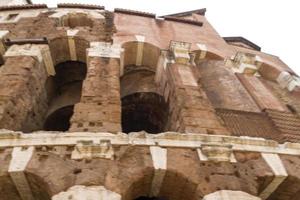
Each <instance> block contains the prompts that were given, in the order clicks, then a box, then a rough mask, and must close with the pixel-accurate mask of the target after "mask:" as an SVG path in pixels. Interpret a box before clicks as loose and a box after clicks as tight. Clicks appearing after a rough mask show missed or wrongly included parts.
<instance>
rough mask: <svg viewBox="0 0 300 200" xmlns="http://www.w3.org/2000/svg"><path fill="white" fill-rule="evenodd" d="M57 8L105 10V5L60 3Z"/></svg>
mask: <svg viewBox="0 0 300 200" xmlns="http://www.w3.org/2000/svg"><path fill="white" fill-rule="evenodd" d="M57 8H81V9H92V10H104V9H105V8H104V6H99V5H91V4H79V3H59V4H57Z"/></svg>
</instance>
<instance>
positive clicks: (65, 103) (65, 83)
mask: <svg viewBox="0 0 300 200" xmlns="http://www.w3.org/2000/svg"><path fill="white" fill-rule="evenodd" d="M55 71H56V75H55V76H54V77H51V78H49V79H48V81H47V91H48V97H49V107H48V112H47V115H46V119H45V122H44V130H46V131H67V130H68V129H69V127H70V119H71V117H72V115H73V109H74V105H75V104H76V103H78V102H79V101H80V97H81V90H82V82H83V80H84V79H85V77H86V73H87V68H86V64H85V63H82V62H78V61H67V62H63V63H60V64H58V65H56V66H55Z"/></svg>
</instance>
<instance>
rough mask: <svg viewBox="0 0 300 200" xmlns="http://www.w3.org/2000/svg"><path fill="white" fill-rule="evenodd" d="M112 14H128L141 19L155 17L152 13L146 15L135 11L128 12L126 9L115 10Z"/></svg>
mask: <svg viewBox="0 0 300 200" xmlns="http://www.w3.org/2000/svg"><path fill="white" fill-rule="evenodd" d="M114 12H115V13H122V14H128V15H136V16H141V17H150V18H155V17H156V15H155V14H153V13H147V12H142V11H136V10H128V9H123V8H115V10H114Z"/></svg>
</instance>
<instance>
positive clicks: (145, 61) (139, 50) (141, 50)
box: [122, 40, 161, 75]
mask: <svg viewBox="0 0 300 200" xmlns="http://www.w3.org/2000/svg"><path fill="white" fill-rule="evenodd" d="M122 48H123V49H124V50H125V53H124V69H123V73H122V75H123V74H126V72H128V71H130V70H134V69H135V68H137V67H143V68H147V69H148V70H150V71H154V72H155V71H156V68H157V63H158V60H159V57H160V52H161V51H160V48H159V47H157V46H155V45H153V44H151V43H147V42H144V41H143V40H142V41H131V42H126V43H124V44H123V45H122ZM134 66H135V68H134Z"/></svg>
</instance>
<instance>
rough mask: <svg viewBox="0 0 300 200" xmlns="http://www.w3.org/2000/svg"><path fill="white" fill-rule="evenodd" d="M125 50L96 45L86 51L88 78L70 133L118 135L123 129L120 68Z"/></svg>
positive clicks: (103, 44) (95, 43) (75, 111)
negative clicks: (87, 132) (108, 133)
mask: <svg viewBox="0 0 300 200" xmlns="http://www.w3.org/2000/svg"><path fill="white" fill-rule="evenodd" d="M122 52H123V50H122V49H121V48H120V47H119V46H116V45H111V44H109V43H102V42H93V43H91V48H89V49H88V50H87V67H88V70H87V77H86V79H85V81H84V82H83V87H82V94H81V101H80V103H78V104H77V105H75V108H74V115H73V117H72V119H71V128H70V131H92V132H112V133H116V132H119V131H121V130H122V128H121V100H120V81H119V76H120V65H121V64H122Z"/></svg>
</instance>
